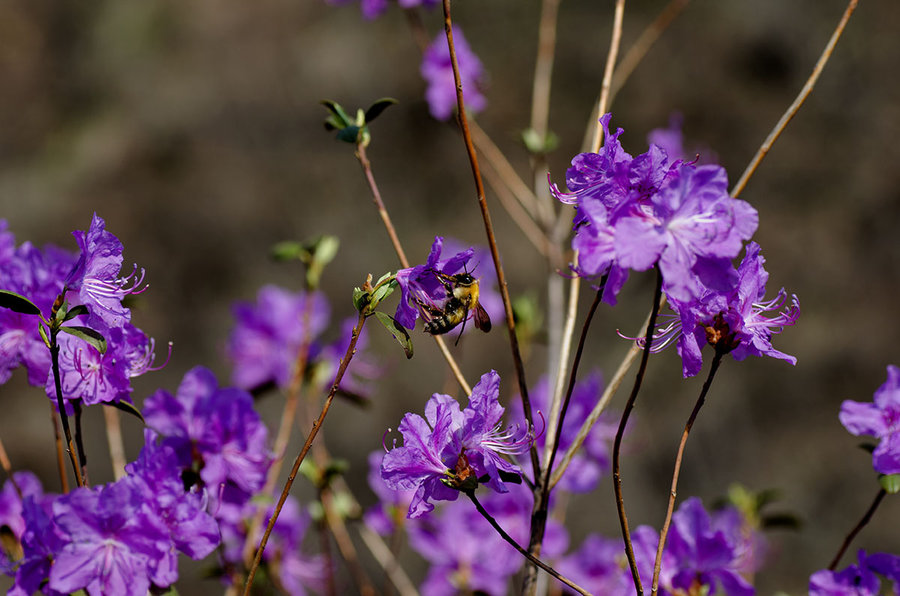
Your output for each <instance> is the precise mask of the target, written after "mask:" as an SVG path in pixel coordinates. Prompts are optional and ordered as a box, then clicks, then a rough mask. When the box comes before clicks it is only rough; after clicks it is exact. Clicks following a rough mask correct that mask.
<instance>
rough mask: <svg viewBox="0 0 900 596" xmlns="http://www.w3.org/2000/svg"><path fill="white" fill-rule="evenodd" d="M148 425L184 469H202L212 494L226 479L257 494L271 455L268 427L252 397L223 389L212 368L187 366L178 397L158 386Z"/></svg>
mask: <svg viewBox="0 0 900 596" xmlns="http://www.w3.org/2000/svg"><path fill="white" fill-rule="evenodd" d="M144 418H145V419H146V421H147V425H148V426H149V427H150V428H152V429H154V430H155V431H156V432H158V433H159V434H160V435H162V437H163V439H162V445H164V446H171V448H172V449H173V450H174V451H175V453H176V454H177V456H178V459H179V462H180V465H181V467H182V469H191V468H192V466H193V465H194V464H197V465H198V466H199V468H200V477H201V479H202V480H203V482H204V485H205V486H206V488H207V490H208V491H209V493H210V497H213V496H215V495H217V494H218V492H219V490H220V487H222V486H225V485H226V484H231V485H234V486H235V487H236V488H237V489H239V490H240V491H242V492H243V493H246V494H247V498H249V495H252V494H253V493H255V492H256V491H258V490H259V489H260V488H262V486H263V483H264V482H265V478H266V471H267V469H268V467H269V464H270V462H271V455H270V453H269V450H268V448H267V447H266V443H267V440H268V431H267V429H266V427H265V425H264V424H263V423H262V420H260V417H259V414H258V413H257V412H256V410H254V409H253V398H252V397H250V394H249V393H247V392H246V391H242V390H240V389H235V388H233V387H228V388H220V387H219V386H218V383H217V382H216V378H215V376H214V375H213V373H212V372H211V371H209V370H208V369H205V368H203V367H199V366H198V367H196V368H193V369H192V370H190V371H188V373H187V374H186V375H185V376H184V380H183V381H182V382H181V385H180V386H179V387H178V391H177V392H176V395H175V396H172V395H171V394H169V393H168V392H166V391H164V390H159V391H157V392H156V393H154V394H153V395H151V396H150V397H148V398H147V400H146V402H145V403H144Z"/></svg>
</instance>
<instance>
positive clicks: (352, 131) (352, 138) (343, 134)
mask: <svg viewBox="0 0 900 596" xmlns="http://www.w3.org/2000/svg"><path fill="white" fill-rule="evenodd" d="M337 138H338V140H339V141H344V142H345V143H352V144H354V145H355V144H356V140H357V138H359V127H358V126H356V125H355V124H351V125H350V126H345V127H344V128H342V129H341V130H339V131H338V133H337Z"/></svg>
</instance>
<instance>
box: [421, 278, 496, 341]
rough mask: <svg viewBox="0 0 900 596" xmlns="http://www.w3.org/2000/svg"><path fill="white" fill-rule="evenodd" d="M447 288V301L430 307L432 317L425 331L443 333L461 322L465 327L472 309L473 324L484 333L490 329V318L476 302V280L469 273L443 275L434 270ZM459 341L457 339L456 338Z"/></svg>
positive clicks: (436, 333)
mask: <svg viewBox="0 0 900 596" xmlns="http://www.w3.org/2000/svg"><path fill="white" fill-rule="evenodd" d="M435 275H437V276H438V279H440V280H441V283H443V284H444V288H446V290H447V301H446V302H445V303H444V306H443V308H441V309H434V308H433V309H431V311H432V313H431V314H432V315H433V317H432V319H431V320H430V321H428V322H427V323H426V324H425V332H426V333H430V334H432V335H443V334H444V333H447V332H449V331H451V330H452V329H454V328H455V327H456V326H457V325H459V324H460V323H462V325H463V330H465V328H466V319H468V318H469V311H474V313H475V315H474V319H475V326H476V327H477V328H478V329H481V330H482V331H484V332H485V333H487V332H488V331H490V330H491V318H490V317H489V316H488V313H487V311H486V310H484V307H483V306H481V304H480V303H479V302H478V280H477V279H475V278H474V277H472V275H471V274H470V273H457V274H456V275H444V274H443V273H437V272H435ZM457 341H459V340H457Z"/></svg>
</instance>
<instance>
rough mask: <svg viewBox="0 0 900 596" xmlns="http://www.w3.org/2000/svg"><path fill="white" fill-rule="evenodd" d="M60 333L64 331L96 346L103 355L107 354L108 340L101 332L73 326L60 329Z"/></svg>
mask: <svg viewBox="0 0 900 596" xmlns="http://www.w3.org/2000/svg"><path fill="white" fill-rule="evenodd" d="M59 330H60V331H64V332H65V333H68V334H69V335H74V336H75V337H77V338H78V339H81V340H83V341H86V342H87V343H89V344H91V345H92V346H94V347H95V348H96V349H97V351H98V352H100V353H101V354H103V353H105V352H106V339H105V338H104V337H103V336H102V335H100V333H99V332H97V331H94V330H93V329H91V328H90V327H81V326H79V325H71V326H69V327H60V328H59Z"/></svg>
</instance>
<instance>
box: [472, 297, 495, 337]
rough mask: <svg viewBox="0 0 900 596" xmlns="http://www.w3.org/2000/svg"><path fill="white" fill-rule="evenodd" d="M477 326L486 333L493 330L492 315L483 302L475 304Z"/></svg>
mask: <svg viewBox="0 0 900 596" xmlns="http://www.w3.org/2000/svg"><path fill="white" fill-rule="evenodd" d="M475 326H476V327H477V328H479V329H481V330H482V331H484V332H485V333H487V332H488V331H490V330H491V317H490V316H488V313H487V311H486V310H484V307H483V306H481V303H479V304H478V305H476V306H475Z"/></svg>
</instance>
